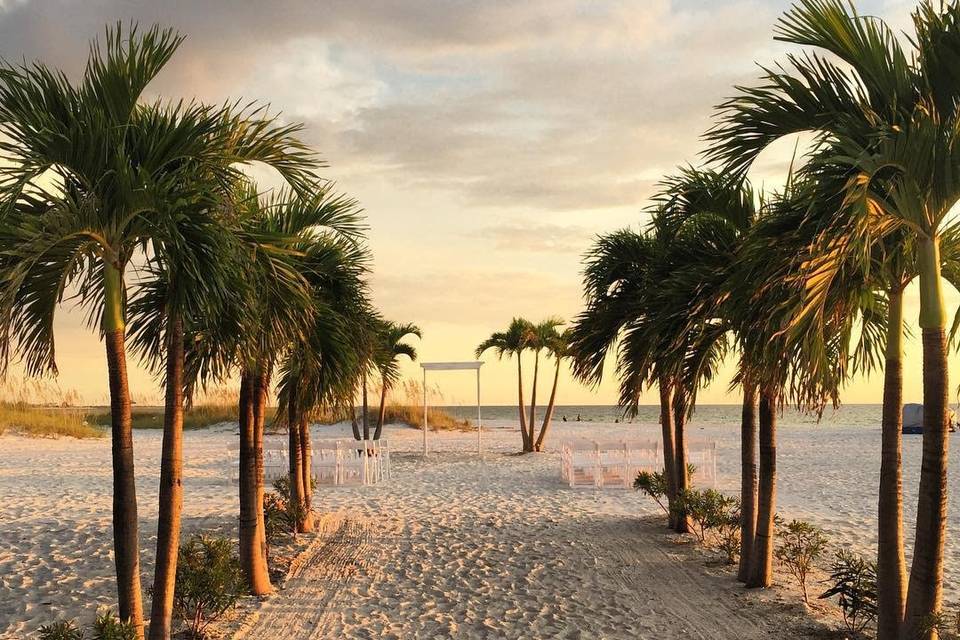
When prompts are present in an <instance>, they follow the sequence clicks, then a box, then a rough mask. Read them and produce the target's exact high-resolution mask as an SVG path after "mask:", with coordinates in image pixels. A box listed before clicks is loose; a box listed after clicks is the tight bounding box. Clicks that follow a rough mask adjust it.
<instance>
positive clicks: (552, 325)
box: [527, 318, 563, 451]
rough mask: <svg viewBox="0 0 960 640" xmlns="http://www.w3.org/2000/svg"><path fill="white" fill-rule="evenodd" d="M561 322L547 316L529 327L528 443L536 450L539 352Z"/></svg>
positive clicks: (546, 346)
mask: <svg viewBox="0 0 960 640" xmlns="http://www.w3.org/2000/svg"><path fill="white" fill-rule="evenodd" d="M562 324H563V320H560V319H559V318H547V319H546V320H544V321H543V322H539V323H537V324H534V325H532V326H531V328H530V333H529V339H528V340H527V349H529V350H530V351H533V388H532V389H531V391H530V424H529V429H530V438H529V439H530V445H531V450H533V451H536V447H535V442H536V439H537V438H536V433H534V432H535V431H536V429H537V378H538V375H539V371H540V354H541V353H542V352H543V351H544V350H545V349H548V348H549V344H550V342H552V341H553V340H555V339H556V336H557V327H559V326H561V325H562Z"/></svg>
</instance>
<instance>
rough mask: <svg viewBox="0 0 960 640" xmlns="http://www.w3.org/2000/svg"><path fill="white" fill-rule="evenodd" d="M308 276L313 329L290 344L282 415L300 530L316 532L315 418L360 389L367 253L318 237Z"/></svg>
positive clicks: (310, 250)
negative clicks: (312, 441) (360, 323)
mask: <svg viewBox="0 0 960 640" xmlns="http://www.w3.org/2000/svg"><path fill="white" fill-rule="evenodd" d="M304 253H305V256H304V260H303V261H304V263H305V269H304V273H305V275H306V278H307V280H309V281H310V283H311V286H312V287H313V296H314V300H315V303H314V304H315V306H314V309H313V322H312V330H311V331H310V333H309V334H308V335H306V336H305V337H304V338H303V339H298V340H296V341H294V343H293V344H292V345H291V346H290V348H289V349H288V351H287V354H286V357H285V358H284V360H283V362H282V363H281V366H280V381H279V384H278V398H277V400H278V403H277V404H278V413H279V415H280V416H281V418H283V417H285V418H286V420H285V421H286V424H287V429H288V432H289V438H290V446H289V451H290V455H289V460H290V499H291V502H292V503H293V504H295V505H297V508H296V509H295V510H294V512H295V514H296V517H297V530H298V531H300V532H309V531H311V530H312V528H313V518H312V511H311V510H312V504H311V503H312V477H311V473H310V468H311V460H310V430H309V419H310V414H311V413H312V412H313V411H315V410H316V409H318V408H320V407H322V406H342V405H343V404H344V399H345V398H346V397H347V396H348V395H350V393H351V392H352V390H353V389H354V388H355V385H356V380H357V378H358V377H359V375H360V371H361V367H362V366H363V364H364V363H363V362H362V360H361V359H360V357H359V353H360V351H359V348H358V347H359V345H358V342H357V340H356V333H355V332H354V331H353V329H354V328H355V326H356V320H357V318H358V317H360V316H362V315H363V314H366V313H367V311H366V308H367V307H368V301H367V289H366V283H365V282H364V281H363V276H364V275H365V273H366V270H367V264H368V261H369V258H368V254H367V250H366V248H365V247H364V246H362V245H361V244H359V242H358V239H357V238H354V237H347V238H338V237H332V236H330V235H327V236H324V237H321V238H317V239H313V240H311V241H310V245H309V246H308V247H306V248H305V249H304Z"/></svg>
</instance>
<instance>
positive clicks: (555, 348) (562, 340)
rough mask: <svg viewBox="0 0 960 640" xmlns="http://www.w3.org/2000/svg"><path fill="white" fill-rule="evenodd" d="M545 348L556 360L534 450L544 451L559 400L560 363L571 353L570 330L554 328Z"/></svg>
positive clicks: (545, 342)
mask: <svg viewBox="0 0 960 640" xmlns="http://www.w3.org/2000/svg"><path fill="white" fill-rule="evenodd" d="M544 344H545V345H546V346H545V349H546V350H547V353H548V354H549V355H550V357H552V358H553V361H554V371H553V386H552V387H551V389H550V400H549V402H548V404H547V411H546V413H545V414H544V416H543V424H542V425H541V426H540V433H539V434H538V435H537V440H536V442H535V443H534V445H533V450H534V451H543V446H544V444H543V443H544V441H545V440H546V437H547V430H549V429H550V421H551V420H552V419H553V409H554V407H555V406H556V402H557V385H558V383H559V382H560V365H561V364H563V361H564V360H565V359H566V358H567V357H568V356H569V355H570V330H569V329H567V330H564V331H562V332H560V331H557V330H556V329H554V331H553V332H552V334H549V335H548V336H547V339H546V340H545V341H544Z"/></svg>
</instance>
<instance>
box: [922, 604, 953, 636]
mask: <svg viewBox="0 0 960 640" xmlns="http://www.w3.org/2000/svg"><path fill="white" fill-rule="evenodd" d="M920 630H921V631H922V633H923V636H922V637H926V634H928V633H930V632H931V631H935V632H936V633H937V636H936V637H938V638H939V639H940V640H960V611H958V612H957V613H954V614H948V613H943V612H940V613H934V614H933V615H931V616H929V617H927V619H926V620H924V621H923V625H922V626H921V627H920Z"/></svg>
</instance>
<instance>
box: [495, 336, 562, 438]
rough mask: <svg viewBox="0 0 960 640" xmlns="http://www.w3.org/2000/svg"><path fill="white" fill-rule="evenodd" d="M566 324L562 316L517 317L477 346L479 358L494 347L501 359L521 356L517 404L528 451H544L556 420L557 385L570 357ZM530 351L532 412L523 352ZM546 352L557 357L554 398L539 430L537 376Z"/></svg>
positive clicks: (518, 364) (553, 387) (521, 433)
mask: <svg viewBox="0 0 960 640" xmlns="http://www.w3.org/2000/svg"><path fill="white" fill-rule="evenodd" d="M563 324H564V323H563V321H562V320H560V319H559V318H547V319H546V320H544V321H542V322H539V323H536V324H534V323H533V322H530V321H529V320H526V319H524V318H514V319H513V320H512V321H511V322H510V325H509V326H508V327H507V330H506V331H498V332H495V333H493V334H491V335H490V337H489V338H487V339H486V340H484V341H483V342H481V343H480V344H479V345H478V346H477V349H476V357H477V358H479V357H480V356H481V355H483V353H485V352H486V351H488V350H490V349H493V350H494V351H495V352H496V354H497V358H499V359H503V356H507V357H512V356H516V358H517V397H518V399H517V403H518V409H519V418H520V436H521V440H522V445H523V449H522V450H523V452H524V453H530V452H534V451H543V448H544V442H545V440H546V437H547V432H548V431H549V429H550V423H551V421H552V420H553V410H554V407H555V406H556V400H557V387H558V385H559V382H560V367H561V364H562V363H563V361H564V360H565V359H566V358H567V356H568V337H569V332H568V331H561V330H560V327H562V326H563ZM526 351H530V352H532V353H533V381H532V389H531V393H530V407H529V414H528V413H527V406H526V402H525V401H524V395H523V354H524V352H526ZM544 354H545V355H547V357H550V358H553V360H554V375H553V385H552V386H551V390H550V400H549V402H548V403H547V409H546V412H545V413H544V416H543V422H542V423H541V424H540V429H539V430H537V382H538V380H537V378H538V377H539V374H540V356H541V355H544Z"/></svg>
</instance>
